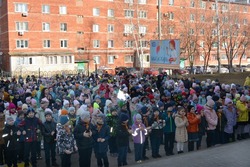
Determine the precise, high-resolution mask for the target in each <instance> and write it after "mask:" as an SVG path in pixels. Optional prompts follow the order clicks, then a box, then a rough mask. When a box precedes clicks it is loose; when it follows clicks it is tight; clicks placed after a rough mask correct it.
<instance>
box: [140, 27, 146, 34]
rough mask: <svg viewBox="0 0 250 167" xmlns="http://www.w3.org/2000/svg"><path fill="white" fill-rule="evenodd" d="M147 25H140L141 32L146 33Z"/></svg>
mask: <svg viewBox="0 0 250 167" xmlns="http://www.w3.org/2000/svg"><path fill="white" fill-rule="evenodd" d="M146 32H147V27H146V26H139V34H146Z"/></svg>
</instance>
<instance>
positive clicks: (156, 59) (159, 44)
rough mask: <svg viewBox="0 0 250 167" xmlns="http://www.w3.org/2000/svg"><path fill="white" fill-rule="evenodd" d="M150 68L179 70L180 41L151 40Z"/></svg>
mask: <svg viewBox="0 0 250 167" xmlns="http://www.w3.org/2000/svg"><path fill="white" fill-rule="evenodd" d="M150 67H152V68H167V69H179V68H180V40H177V39H171V40H151V41H150Z"/></svg>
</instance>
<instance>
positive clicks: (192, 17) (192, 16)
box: [190, 13, 195, 22]
mask: <svg viewBox="0 0 250 167" xmlns="http://www.w3.org/2000/svg"><path fill="white" fill-rule="evenodd" d="M194 20H195V16H194V14H193V13H191V14H190V21H191V22H193V21H194Z"/></svg>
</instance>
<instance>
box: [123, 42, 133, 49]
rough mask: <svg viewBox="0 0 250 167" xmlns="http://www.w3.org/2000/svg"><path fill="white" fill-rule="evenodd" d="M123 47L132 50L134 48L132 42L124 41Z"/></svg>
mask: <svg viewBox="0 0 250 167" xmlns="http://www.w3.org/2000/svg"><path fill="white" fill-rule="evenodd" d="M124 47H125V48H133V47H134V42H133V41H125V43H124Z"/></svg>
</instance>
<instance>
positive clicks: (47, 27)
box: [42, 22, 50, 32]
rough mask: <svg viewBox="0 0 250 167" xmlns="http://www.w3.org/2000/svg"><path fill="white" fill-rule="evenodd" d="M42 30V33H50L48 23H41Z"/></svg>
mask: <svg viewBox="0 0 250 167" xmlns="http://www.w3.org/2000/svg"><path fill="white" fill-rule="evenodd" d="M42 30H43V32H49V31H50V23H45V22H44V23H42Z"/></svg>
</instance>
